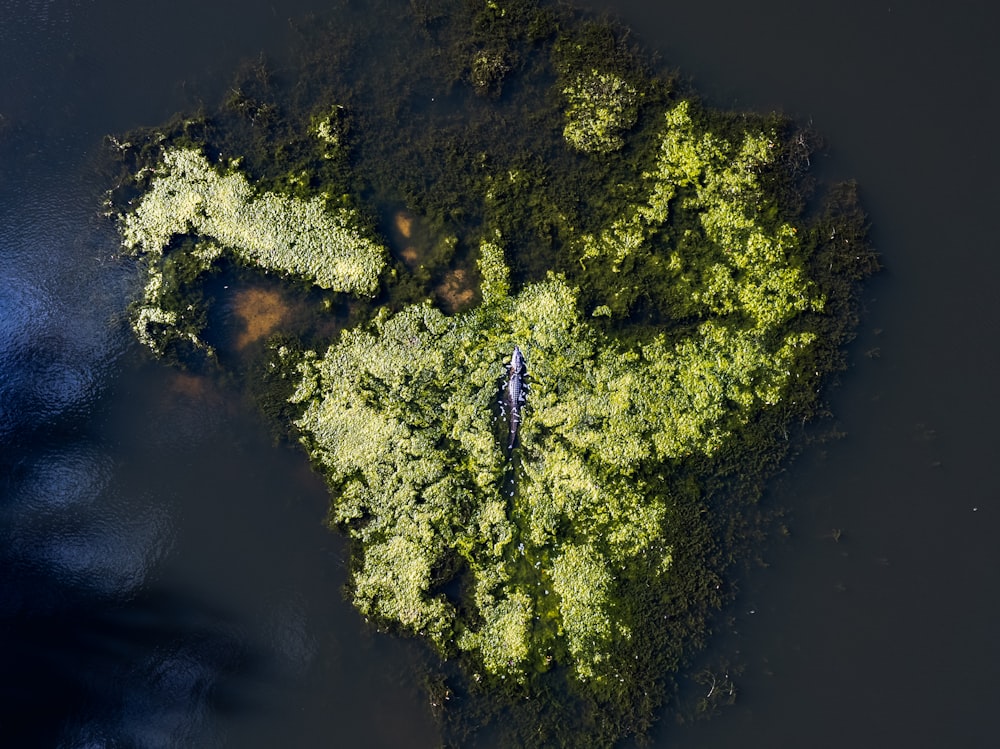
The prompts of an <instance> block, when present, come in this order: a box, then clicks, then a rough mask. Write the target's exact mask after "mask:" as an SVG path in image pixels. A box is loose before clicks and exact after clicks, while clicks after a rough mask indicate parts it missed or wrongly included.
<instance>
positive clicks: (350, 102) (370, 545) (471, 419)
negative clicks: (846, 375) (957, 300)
mask: <svg viewBox="0 0 1000 749" xmlns="http://www.w3.org/2000/svg"><path fill="white" fill-rule="evenodd" d="M364 5H365V7H364V9H359V8H358V7H356V5H355V4H351V3H344V4H342V7H338V10H337V14H336V16H335V17H334V19H333V20H332V21H330V22H326V21H323V20H320V19H312V20H310V22H308V23H305V24H303V25H302V26H301V27H300V31H301V39H300V47H299V51H300V57H299V59H298V61H297V64H296V67H295V68H294V69H293V70H291V71H273V70H271V69H269V68H268V66H267V65H266V64H265V63H264V62H263V61H255V62H254V63H252V64H251V65H249V66H248V67H247V68H246V69H245V70H244V71H242V72H241V74H240V76H239V77H238V80H237V81H236V82H235V83H234V85H233V87H232V90H231V92H230V95H229V97H228V99H227V100H226V101H225V102H224V103H223V105H222V107H221V108H220V109H219V110H218V111H217V112H214V113H212V114H201V115H199V116H197V117H193V118H188V119H183V120H181V119H178V120H176V121H174V122H172V123H168V125H166V126H164V127H163V128H161V129H160V130H159V131H157V132H155V133H135V134H131V135H130V136H129V138H128V139H127V140H128V144H125V145H120V147H119V149H118V150H117V151H116V155H117V158H119V159H120V160H121V163H122V169H123V173H124V175H125V178H124V179H123V181H122V183H121V186H120V188H119V189H118V191H117V192H116V193H115V196H113V197H114V198H115V200H116V201H117V202H116V205H117V206H118V207H119V209H120V210H122V211H123V212H126V213H127V211H125V208H124V205H125V200H126V199H133V198H141V197H142V196H148V195H150V194H153V193H155V192H156V190H157V189H158V187H157V185H158V183H157V181H156V180H157V177H156V174H160V175H161V179H162V173H163V170H162V169H161V171H160V172H158V173H154V172H152V171H150V170H151V169H155V168H158V167H159V166H160V164H161V160H162V159H163V158H164V154H167V155H168V156H169V155H170V154H177V153H181V152H188V153H191V152H192V150H193V151H196V152H197V153H200V154H203V155H204V156H205V157H206V158H207V159H208V161H209V162H211V164H212V167H211V168H212V169H214V170H216V171H218V170H220V169H221V170H222V175H223V176H224V175H226V174H231V173H232V172H233V170H235V169H237V168H238V170H239V172H240V173H241V174H245V175H246V177H247V179H249V180H250V181H251V182H252V184H253V185H254V188H255V193H254V195H255V196H256V197H257V198H260V197H261V196H264V195H268V194H273V195H275V196H282V197H281V198H280V199H287V200H289V201H292V200H297V201H301V202H308V201H311V200H314V199H321V200H323V201H325V205H326V206H327V207H328V210H329V211H330V212H331V213H335V212H337V211H341V212H343V215H350V216H352V217H353V218H352V220H354V219H356V224H354V226H356V228H357V231H358V232H359V236H360V235H366V236H367V235H368V234H371V233H372V232H373V231H374V229H375V228H376V227H378V228H379V229H381V234H382V235H383V236H384V237H386V238H387V239H389V240H390V241H389V250H390V253H391V258H390V261H389V267H388V268H387V269H386V271H385V272H384V273H383V274H382V276H381V281H382V282H381V287H380V288H379V290H378V291H377V295H376V296H375V298H374V299H372V300H370V301H363V300H350V299H349V298H348V297H347V296H341V297H337V299H338V302H337V304H338V305H340V306H341V307H343V309H341V311H340V315H339V318H338V330H339V325H340V322H341V321H342V322H343V323H344V324H345V326H346V328H345V329H344V330H343V332H341V333H339V334H332V335H331V336H330V337H328V338H327V340H323V341H322V344H323V345H322V346H318V345H315V344H312V345H305V344H304V343H303V342H301V341H298V340H294V339H291V338H287V339H283V340H278V341H275V343H274V344H273V345H272V346H271V347H270V349H269V351H270V354H269V358H266V359H259V360H257V362H256V363H253V364H251V369H250V372H252V373H254V374H253V377H254V387H253V388H251V390H252V391H253V393H254V395H255V397H256V398H257V399H258V401H259V402H260V403H261V404H262V407H263V408H264V409H265V410H266V411H267V412H268V413H269V414H270V415H271V416H272V417H273V418H276V419H283V420H286V422H287V421H288V420H292V419H294V420H295V424H296V426H297V429H298V430H299V433H300V434H301V436H302V437H303V439H304V442H305V444H306V446H307V449H308V450H309V452H310V455H311V457H312V458H313V460H314V463H315V465H316V466H317V468H318V470H320V471H322V472H323V473H324V475H325V477H326V479H327V481H328V483H329V485H330V487H331V492H332V501H331V511H330V521H331V523H332V524H333V525H335V526H336V527H338V528H339V529H341V530H342V531H343V532H345V533H347V534H348V535H350V537H351V538H352V539H353V540H354V547H353V549H354V552H353V557H352V573H353V574H352V580H351V583H350V591H349V593H350V595H351V596H352V598H353V600H354V601H355V603H356V605H357V606H358V608H359V609H360V610H361V611H362V612H363V613H364V615H365V616H366V617H369V618H370V619H372V620H373V621H374V622H376V623H377V624H378V625H379V626H385V627H390V628H393V629H395V630H397V631H400V632H404V633H408V634H413V635H416V636H419V637H422V638H426V639H427V640H428V641H429V642H431V643H432V644H433V646H434V648H435V650H436V651H437V653H438V654H439V655H440V656H443V658H444V659H446V662H447V663H457V664H459V665H460V670H459V671H458V672H450V673H448V675H447V677H446V676H444V675H443V673H444V672H441V673H434V674H432V675H431V677H430V678H429V680H428V685H429V687H428V690H429V692H430V694H431V698H432V704H433V706H434V709H435V712H436V713H437V714H439V715H440V716H441V719H442V721H443V723H444V724H445V725H446V726H447V727H448V730H449V731H450V732H453V733H454V735H456V736H458V735H461V732H462V731H463V730H464V728H467V727H468V726H469V725H470V724H471V725H474V724H475V723H476V722H477V721H478V720H485V719H490V718H496V717H497V716H501V715H502V716H503V720H502V723H503V724H504V725H505V726H507V727H508V729H509V733H510V735H509V736H508V738H507V741H508V743H511V744H519V745H533V746H545V745H561V746H586V745H591V746H605V745H608V744H610V743H613V742H614V741H616V740H617V739H618V738H620V737H622V736H625V735H629V734H641V733H643V732H644V731H645V730H646V729H647V728H648V727H649V725H650V722H651V721H652V719H653V716H654V715H655V712H656V710H657V709H658V707H659V706H660V704H661V703H662V702H663V700H664V699H665V698H666V697H667V696H668V695H669V694H670V691H671V683H672V677H673V675H674V674H675V673H676V672H677V671H678V669H680V668H681V667H682V665H683V664H684V662H685V659H686V657H687V656H688V654H689V653H690V652H691V651H692V650H693V649H694V648H697V647H699V646H701V645H702V644H703V643H704V642H705V639H706V637H707V635H708V633H709V628H710V623H711V617H712V614H713V612H714V611H716V610H717V609H718V607H719V606H721V605H722V604H723V603H724V602H725V600H726V598H727V596H728V595H729V587H728V585H727V582H726V581H727V574H728V573H729V571H730V570H731V568H732V566H733V564H734V563H736V562H738V561H739V560H740V559H742V558H745V557H746V556H747V554H748V553H749V550H750V549H751V548H752V546H753V544H755V543H757V542H758V541H759V539H760V529H759V527H758V524H757V511H756V510H755V509H754V505H755V503H756V501H757V499H758V498H759V496H760V494H761V491H762V487H763V486H764V485H765V482H766V480H767V479H768V477H770V476H771V475H773V473H774V472H775V471H776V470H777V469H778V468H779V467H780V465H781V463H782V461H783V460H785V459H786V457H787V453H788V451H789V450H790V449H791V446H792V444H793V442H794V440H791V439H790V438H789V432H790V431H791V432H792V433H793V434H794V431H795V430H794V429H793V428H792V427H793V426H794V425H799V424H803V423H805V422H806V421H808V420H809V419H810V418H811V417H813V416H814V414H815V413H816V412H817V411H819V410H821V404H820V403H819V402H818V397H819V396H818V395H817V394H818V392H819V391H820V389H821V386H822V383H823V380H824V378H825V377H826V376H827V375H828V374H829V373H830V372H831V371H834V370H836V369H837V368H839V367H840V366H842V354H841V350H842V346H843V344H844V342H845V341H846V340H847V338H848V337H849V336H850V334H851V330H852V328H853V325H854V322H855V316H856V291H857V284H858V282H859V281H862V280H863V279H864V278H866V277H867V276H868V275H870V274H871V273H873V272H874V271H875V270H877V261H876V259H875V256H874V254H873V253H872V252H871V250H870V249H869V247H868V245H867V241H866V220H865V217H864V214H863V213H862V212H861V210H860V208H859V207H858V200H857V196H856V190H855V188H854V187H853V186H851V185H847V186H838V187H834V188H832V189H831V190H830V192H829V194H828V195H826V196H824V198H823V201H816V202H817V203H820V208H819V209H817V210H813V211H808V210H807V207H808V206H810V205H811V204H812V202H813V196H812V184H811V181H810V177H809V175H808V167H809V155H810V152H811V149H812V148H813V147H814V146H815V137H814V136H813V135H812V134H810V133H809V132H808V131H801V130H799V129H797V128H796V127H795V126H794V125H793V123H789V122H787V121H786V120H784V119H782V118H780V117H777V116H758V115H752V114H744V113H727V112H718V111H713V110H710V109H707V108H705V107H703V106H702V105H701V104H700V103H699V102H698V100H697V98H696V97H694V96H693V95H692V94H691V92H687V91H683V90H681V89H680V88H679V86H678V84H677V82H676V80H675V79H674V77H673V76H672V75H669V74H664V73H656V72H654V71H653V70H652V69H651V68H650V67H649V66H648V65H647V64H646V63H644V62H643V60H644V57H643V55H642V54H641V53H640V51H639V50H637V48H636V47H635V46H634V45H633V44H632V43H631V41H630V40H629V37H628V35H627V34H626V33H624V32H623V31H622V30H621V29H618V28H616V27H614V26H611V25H608V24H605V23H597V22H593V21H590V20H584V19H581V18H580V17H578V16H577V15H575V14H574V13H572V12H571V11H569V10H566V9H558V10H556V9H553V8H551V7H548V6H545V7H540V6H539V5H538V4H536V3H534V2H530V0H513V1H512V2H502V0H496V1H495V2H494V1H492V0H488V1H485V2H473V1H472V0H469V1H468V2H462V1H455V2H452V1H450V0H414V1H413V2H411V3H409V4H406V3H403V4H400V3H397V2H392V1H391V0H384V1H381V2H374V3H370V4H364ZM170 158H176V157H170ZM192 158H193V157H192ZM231 159H238V162H237V166H234V165H232V164H231V162H230V161H229V160H231ZM199 163H200V162H199ZM227 165H228V166H227ZM227 170H228V171H227ZM216 176H217V177H218V176H219V175H216ZM212 179H213V180H214V179H215V178H212ZM159 184H160V186H161V187H162V185H163V183H162V182H161V183H159ZM275 200H278V198H275ZM140 204H141V201H140ZM288 205H299V204H298V203H295V204H293V203H289V204H288ZM138 213H139V212H138V211H136V212H135V213H131V214H128V215H129V216H136V215H137V214H138ZM141 218H142V217H141V216H139V217H138V218H131V219H125V220H124V223H125V225H126V226H128V225H129V223H128V222H129V221H132V222H133V224H136V223H138V222H140V219H141ZM190 223H191V225H192V226H193V227H195V228H197V227H198V226H201V224H199V223H198V221H197V220H192V221H191V222H190ZM148 225H149V226H154V227H155V226H160V224H159V223H156V222H152V223H150V224H148ZM153 233H154V234H155V233H156V232H153ZM161 233H162V232H161ZM219 233H221V232H216V234H219ZM126 234H127V232H126ZM127 236H128V235H127ZM213 236H215V235H213ZM226 236H237V239H230V240H229V241H230V243H231V244H239V241H242V240H241V239H240V237H241V236H242V235H235V234H230V235H226ZM216 238H217V239H218V237H216ZM185 243H186V244H185ZM184 248H187V249H184ZM193 248H194V244H193V240H191V239H190V238H188V239H184V240H181V241H180V242H178V241H177V240H175V242H174V244H172V245H170V246H169V247H167V248H166V251H165V252H164V254H163V260H162V262H159V263H156V264H154V265H152V266H151V270H150V274H149V278H148V285H147V290H146V297H147V303H148V302H149V299H152V298H155V299H156V300H157V302H158V303H159V304H160V306H159V307H157V310H159V311H158V312H155V313H151V312H148V313H146V316H147V318H149V319H148V322H149V325H150V326H162V327H164V328H166V329H168V330H169V329H170V325H169V324H167V323H165V322H162V321H158V320H159V319H160V318H161V317H164V318H165V317H167V316H170V315H175V316H176V319H175V321H174V322H173V323H171V324H172V325H173V326H174V329H175V330H176V331H177V332H178V337H179V338H184V337H185V336H186V340H188V341H191V340H194V339H192V338H191V336H189V335H187V334H188V333H191V332H194V333H196V334H198V335H200V330H201V326H202V325H203V322H204V319H205V318H204V304H203V302H202V299H201V297H199V296H198V294H199V293H200V288H201V287H200V284H202V283H203V281H204V274H205V273H206V272H208V271H212V270H215V269H217V265H215V259H214V255H212V253H211V252H207V251H203V252H202V254H201V255H196V254H194V253H193ZM203 249H204V248H203ZM216 249H217V250H218V251H219V252H221V251H222V250H227V251H230V252H231V251H233V250H237V249H239V248H236V247H227V248H221V247H216ZM289 253H290V254H291V256H292V259H291V260H290V261H289V262H288V263H287V264H286V265H285V266H283V267H285V268H300V267H306V266H305V265H304V261H303V260H302V259H301V258H296V257H294V251H293V250H292V249H289ZM237 257H239V255H238V254H237ZM313 259H315V258H313V257H312V256H310V257H309V258H306V260H313ZM196 260H197V262H195V261H196ZM300 275H302V274H300ZM304 275H305V277H306V278H307V280H308V279H309V278H311V277H309V274H308V273H307V274H304ZM324 278H326V280H327V281H328V282H329V281H330V280H331V279H330V278H328V277H326V276H324ZM312 280H315V279H312ZM348 280H349V279H347V278H336V279H333V282H332V283H327V285H328V286H330V287H332V288H339V285H338V283H339V282H343V283H344V284H345V286H344V288H348V287H347V286H346V283H347V281H348ZM365 288H369V287H365ZM326 302H327V305H328V306H329V303H330V300H329V298H327V299H326ZM147 307H149V304H147ZM328 314H329V312H328V311H327V308H326V307H324V306H323V305H317V308H316V318H317V320H321V319H323V316H324V315H328ZM177 320H180V321H181V323H183V324H181V323H178V322H177ZM142 330H149V331H150V340H159V339H157V338H156V335H157V334H158V333H159V334H162V333H163V332H164V331H163V330H160V329H159V328H155V327H147V328H143V327H141V326H137V331H139V332H140V335H142V333H141V331H142ZM330 338H332V340H331V339H330ZM147 342H148V341H147ZM514 345H518V346H519V347H520V348H521V349H522V351H523V352H524V353H525V356H526V357H527V362H528V364H527V366H528V382H529V385H530V390H529V395H528V398H527V402H526V403H525V405H524V419H523V423H522V426H521V432H520V435H521V436H520V442H519V446H518V447H517V448H516V449H515V450H514V451H513V454H512V455H511V454H509V453H508V451H507V449H506V424H505V423H503V422H502V421H500V420H499V414H498V406H497V397H498V392H499V387H500V384H501V382H502V381H503V377H504V374H505V373H504V368H503V365H504V362H505V361H506V360H507V359H508V358H509V356H510V353H511V351H512V349H513V347H514ZM289 395H290V396H291V402H289V400H288V396H289ZM446 668H447V667H446ZM706 678H707V679H715V681H716V683H719V684H721V685H720V686H719V689H718V690H717V692H713V693H712V694H713V697H716V699H714V700H713V702H712V704H711V705H708V707H714V706H715V705H716V704H722V703H723V702H725V701H726V699H727V697H726V695H727V694H729V692H727V691H726V690H727V688H728V686H729V685H727V683H726V681H725V679H723V680H722V681H721V682H719V675H718V674H709V675H708V676H706Z"/></svg>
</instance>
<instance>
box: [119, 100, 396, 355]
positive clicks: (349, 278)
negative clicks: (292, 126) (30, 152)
mask: <svg viewBox="0 0 1000 749" xmlns="http://www.w3.org/2000/svg"><path fill="white" fill-rule="evenodd" d="M332 117H333V115H331V116H330V117H327V118H326V119H325V120H323V121H321V122H320V123H319V125H318V128H319V129H318V131H317V133H318V136H319V137H324V133H325V134H326V136H327V140H329V138H332V137H334V135H335V133H334V131H333V130H331V127H333V125H331V122H332V120H331V118H332ZM324 124H325V126H326V127H325V129H324ZM120 228H121V234H122V242H123V244H124V246H125V247H126V249H129V250H131V251H133V252H137V253H143V254H144V255H146V257H147V261H148V263H149V266H148V268H149V269H148V281H147V286H146V289H145V293H144V298H143V303H142V305H141V306H140V308H139V311H138V313H137V315H136V319H135V322H134V327H135V329H136V332H137V335H138V336H139V339H140V340H141V341H143V342H144V343H146V344H147V345H150V346H151V347H152V348H154V349H159V348H160V347H161V346H162V341H161V339H159V338H157V337H156V336H154V334H153V332H152V328H151V325H150V324H151V323H156V324H158V325H164V326H171V325H173V324H176V322H177V314H176V312H175V311H167V310H166V309H164V308H163V307H162V306H161V302H162V295H163V293H164V292H165V287H164V280H163V279H164V275H163V271H164V263H165V262H168V261H165V260H164V254H165V251H166V250H167V247H168V246H169V244H170V242H171V240H172V239H173V238H174V237H176V236H183V235H195V236H197V237H201V238H204V239H207V240H210V241H211V246H213V247H215V248H216V249H217V251H216V252H215V253H214V256H213V255H205V254H204V253H203V254H202V255H200V256H198V258H199V260H201V261H203V263H204V268H206V269H207V267H208V266H209V265H210V264H211V262H212V261H213V260H214V259H215V257H217V256H218V255H219V254H221V252H220V250H221V248H225V249H226V250H228V251H230V252H232V253H233V255H234V256H235V257H236V258H237V259H239V260H240V261H242V262H244V263H246V264H248V265H251V266H254V267H257V268H260V269H261V270H264V271H278V272H280V273H287V274H291V275H295V276H299V277H302V278H305V279H307V280H309V281H311V282H313V283H315V284H316V285H317V286H320V287H322V288H326V289H332V290H334V291H343V292H346V293H351V294H359V295H365V296H371V295H373V294H374V293H375V291H376V290H377V289H378V285H379V275H380V274H381V272H382V269H383V268H384V267H385V260H386V251H385V249H384V248H383V247H382V246H381V245H380V244H379V243H378V242H376V241H375V240H374V239H373V238H372V237H371V236H368V233H367V232H365V231H363V230H362V229H361V222H360V219H359V217H358V215H357V214H356V213H355V212H354V211H353V210H350V209H345V208H338V209H331V208H330V207H329V206H328V205H327V203H326V201H325V200H324V199H322V198H320V197H316V198H313V199H312V200H300V199H297V198H293V197H288V196H285V195H278V194H276V193H273V192H264V193H260V194H258V193H257V192H256V191H255V190H254V188H253V187H252V186H251V185H250V183H249V182H247V180H246V178H245V177H244V176H243V175H242V174H240V173H239V172H237V171H230V172H229V173H228V174H220V173H219V172H218V171H217V170H216V169H214V168H213V167H212V165H211V164H209V163H208V160H207V159H206V158H205V157H204V156H203V155H202V154H201V153H200V152H199V151H197V150H194V149H185V148H175V149H170V150H167V151H166V152H165V153H164V154H163V161H162V165H161V168H160V170H159V171H158V172H157V176H156V177H154V178H153V180H152V183H151V185H150V186H149V188H148V189H147V190H146V192H145V193H144V194H143V196H142V198H141V200H140V201H139V204H138V205H137V206H136V208H135V209H134V210H133V211H131V212H129V213H127V214H125V215H124V216H122V218H121V224H120ZM204 246H206V245H204V244H203V245H202V247H204ZM175 259H176V258H175Z"/></svg>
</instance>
